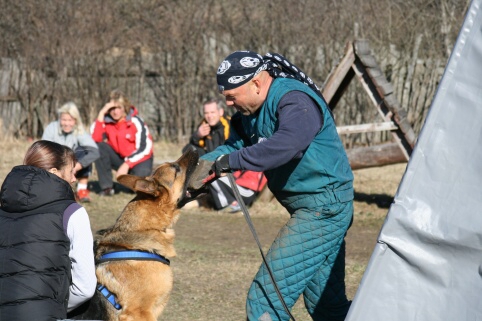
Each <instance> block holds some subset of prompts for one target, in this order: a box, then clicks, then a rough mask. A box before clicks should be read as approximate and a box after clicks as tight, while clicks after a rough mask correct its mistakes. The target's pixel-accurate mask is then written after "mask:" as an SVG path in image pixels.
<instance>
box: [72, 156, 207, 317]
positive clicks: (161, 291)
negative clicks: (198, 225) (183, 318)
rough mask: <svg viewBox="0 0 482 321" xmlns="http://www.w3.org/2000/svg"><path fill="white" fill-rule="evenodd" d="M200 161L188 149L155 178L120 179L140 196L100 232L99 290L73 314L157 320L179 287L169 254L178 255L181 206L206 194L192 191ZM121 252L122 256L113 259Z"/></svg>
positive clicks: (97, 254)
mask: <svg viewBox="0 0 482 321" xmlns="http://www.w3.org/2000/svg"><path fill="white" fill-rule="evenodd" d="M198 159H199V157H198V154H197V153H196V152H195V151H187V152H186V153H184V154H183V155H182V156H181V157H180V158H179V159H178V160H177V161H175V162H171V163H164V164H162V165H160V166H159V167H157V168H156V169H155V170H154V173H153V174H152V176H149V177H137V176H133V175H122V176H119V177H118V179H117V180H118V182H119V183H121V184H123V185H125V186H127V187H129V188H130V189H132V190H133V191H135V192H136V196H135V197H134V199H132V200H131V201H130V202H129V203H128V204H127V205H126V207H125V208H124V210H123V212H122V213H121V214H120V216H119V217H118V218H117V221H116V222H115V224H114V226H112V227H110V228H108V229H105V230H103V231H99V234H100V235H99V237H98V238H97V239H96V241H95V246H94V247H95V249H94V251H95V258H96V275H97V282H98V287H97V291H96V292H95V295H94V297H93V298H92V299H91V300H90V301H89V302H87V303H86V304H84V305H82V306H81V307H79V308H77V309H76V310H74V311H72V312H71V313H69V315H68V318H70V319H76V320H92V319H94V320H108V321H112V320H144V321H151V320H152V321H156V320H157V318H158V317H159V315H160V314H161V313H162V311H163V309H164V308H165V306H166V304H167V302H168V299H169V294H170V292H171V289H172V285H173V275H172V271H171V268H170V266H169V258H171V257H173V256H175V255H176V252H175V250H174V246H173V242H174V229H173V226H174V224H175V223H176V221H177V219H178V217H179V214H180V210H179V209H180V208H181V207H182V206H183V205H184V204H185V203H187V202H189V201H191V200H193V199H195V198H196V197H197V196H199V195H200V194H201V190H199V191H198V193H197V195H196V192H193V194H190V192H189V191H188V184H189V179H190V177H191V175H192V173H193V171H194V170H195V169H196V165H197V163H198ZM119 252H120V253H121V255H120V257H116V256H115V255H114V256H113V257H112V255H113V253H114V254H116V253H119ZM123 253H127V254H123ZM139 253H140V254H139ZM109 255H110V256H111V257H109ZM123 255H124V257H123ZM106 256H107V258H105V257H106Z"/></svg>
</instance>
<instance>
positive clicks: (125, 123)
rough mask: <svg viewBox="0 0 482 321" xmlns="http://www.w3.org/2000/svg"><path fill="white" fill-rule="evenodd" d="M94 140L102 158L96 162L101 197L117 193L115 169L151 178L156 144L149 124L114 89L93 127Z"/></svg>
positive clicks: (123, 96) (121, 173)
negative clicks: (115, 189) (115, 188)
mask: <svg viewBox="0 0 482 321" xmlns="http://www.w3.org/2000/svg"><path fill="white" fill-rule="evenodd" d="M92 138H93V139H94V141H95V142H96V143H97V146H98V147H99V152H100V158H99V159H97V160H96V161H95V167H96V169H97V175H98V177H99V185H100V188H101V192H100V195H102V196H111V195H113V194H114V182H113V178H112V170H115V171H116V172H117V173H116V175H117V176H116V177H118V176H120V175H123V174H128V173H129V174H132V175H137V176H149V175H150V174H151V172H152V165H153V158H154V156H153V155H154V153H153V142H152V137H151V134H150V133H149V129H148V127H147V125H146V124H145V123H144V121H143V120H142V118H141V117H139V115H138V111H137V108H136V107H134V106H132V105H131V103H130V101H129V99H128V98H127V96H126V95H125V94H124V93H123V92H121V91H119V90H113V91H112V92H111V93H110V96H109V102H108V103H106V104H105V105H104V106H103V107H102V109H101V110H100V111H99V114H98V116H97V119H96V121H95V123H94V125H93V130H92Z"/></svg>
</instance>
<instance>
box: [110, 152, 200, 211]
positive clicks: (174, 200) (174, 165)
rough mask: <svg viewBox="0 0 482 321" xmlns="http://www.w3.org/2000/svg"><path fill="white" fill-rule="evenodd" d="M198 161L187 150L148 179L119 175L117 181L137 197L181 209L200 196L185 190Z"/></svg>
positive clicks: (162, 165)
mask: <svg viewBox="0 0 482 321" xmlns="http://www.w3.org/2000/svg"><path fill="white" fill-rule="evenodd" d="M198 160H199V155H198V154H197V152H196V151H195V150H188V151H186V152H185V153H184V154H183V155H182V156H181V157H180V158H179V159H178V160H177V161H175V162H168V163H164V164H161V165H159V166H158V167H157V168H156V169H155V170H154V173H153V174H152V175H151V176H149V177H139V176H134V175H121V176H119V177H118V178H117V181H118V182H119V183H121V184H122V185H124V186H126V187H129V188H130V189H132V190H133V191H135V192H136V193H137V196H138V197H141V198H149V197H151V198H152V197H154V198H159V200H160V201H161V202H163V203H171V204H176V205H177V207H178V208H181V207H182V206H184V204H186V203H187V202H190V201H192V200H193V199H195V198H196V197H197V196H199V195H200V193H190V192H188V190H187V186H188V184H189V180H190V177H191V175H192V173H193V172H194V170H195V168H196V166H197V163H198Z"/></svg>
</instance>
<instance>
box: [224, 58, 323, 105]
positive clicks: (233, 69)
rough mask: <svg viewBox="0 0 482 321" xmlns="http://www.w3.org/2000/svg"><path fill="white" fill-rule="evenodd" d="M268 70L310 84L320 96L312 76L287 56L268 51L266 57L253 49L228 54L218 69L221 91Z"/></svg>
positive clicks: (273, 73) (276, 74) (234, 86)
mask: <svg viewBox="0 0 482 321" xmlns="http://www.w3.org/2000/svg"><path fill="white" fill-rule="evenodd" d="M263 70H266V71H268V73H269V74H270V76H271V77H273V78H278V77H283V78H293V79H296V80H299V81H301V82H303V83H304V84H306V85H308V86H309V87H310V88H311V89H313V91H314V92H316V93H317V94H318V95H319V96H320V97H322V98H323V96H322V95H321V91H320V89H319V88H318V86H316V84H315V83H314V82H313V80H311V78H310V77H308V76H306V74H305V73H304V72H303V71H302V70H301V69H300V68H298V67H296V66H295V65H293V64H292V63H291V62H290V61H288V60H287V59H286V58H285V57H283V56H282V55H280V54H277V53H269V52H268V53H267V54H266V55H265V56H264V57H262V56H261V55H260V54H258V53H256V52H253V51H247V50H245V51H235V52H233V53H231V54H230V55H229V56H227V57H226V58H225V59H224V60H223V62H222V63H221V65H219V68H218V71H217V77H216V78H217V82H218V89H219V92H220V93H222V92H223V91H224V90H230V89H234V88H237V87H239V86H241V85H244V84H245V83H247V82H248V81H249V80H250V79H252V78H253V77H254V76H256V75H257V74H259V73H260V72H261V71H263Z"/></svg>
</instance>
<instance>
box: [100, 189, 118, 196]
mask: <svg viewBox="0 0 482 321" xmlns="http://www.w3.org/2000/svg"><path fill="white" fill-rule="evenodd" d="M114 194H115V191H114V189H113V188H112V187H109V188H106V189H103V190H102V191H100V192H99V195H100V196H112V195H114Z"/></svg>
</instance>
